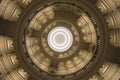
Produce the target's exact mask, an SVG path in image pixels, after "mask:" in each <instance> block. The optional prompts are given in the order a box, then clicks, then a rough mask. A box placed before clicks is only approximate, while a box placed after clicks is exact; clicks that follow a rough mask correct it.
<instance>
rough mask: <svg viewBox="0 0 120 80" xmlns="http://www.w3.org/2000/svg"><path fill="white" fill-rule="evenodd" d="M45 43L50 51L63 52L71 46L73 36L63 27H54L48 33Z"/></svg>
mask: <svg viewBox="0 0 120 80" xmlns="http://www.w3.org/2000/svg"><path fill="white" fill-rule="evenodd" d="M47 42H48V44H49V46H50V48H51V49H52V50H54V51H56V52H65V51H67V50H68V49H69V48H70V47H71V46H72V44H73V35H72V33H71V32H70V30H69V29H67V28H65V27H61V26H60V27H56V28H54V29H52V30H51V31H50V32H49V34H48V37H47Z"/></svg>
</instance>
